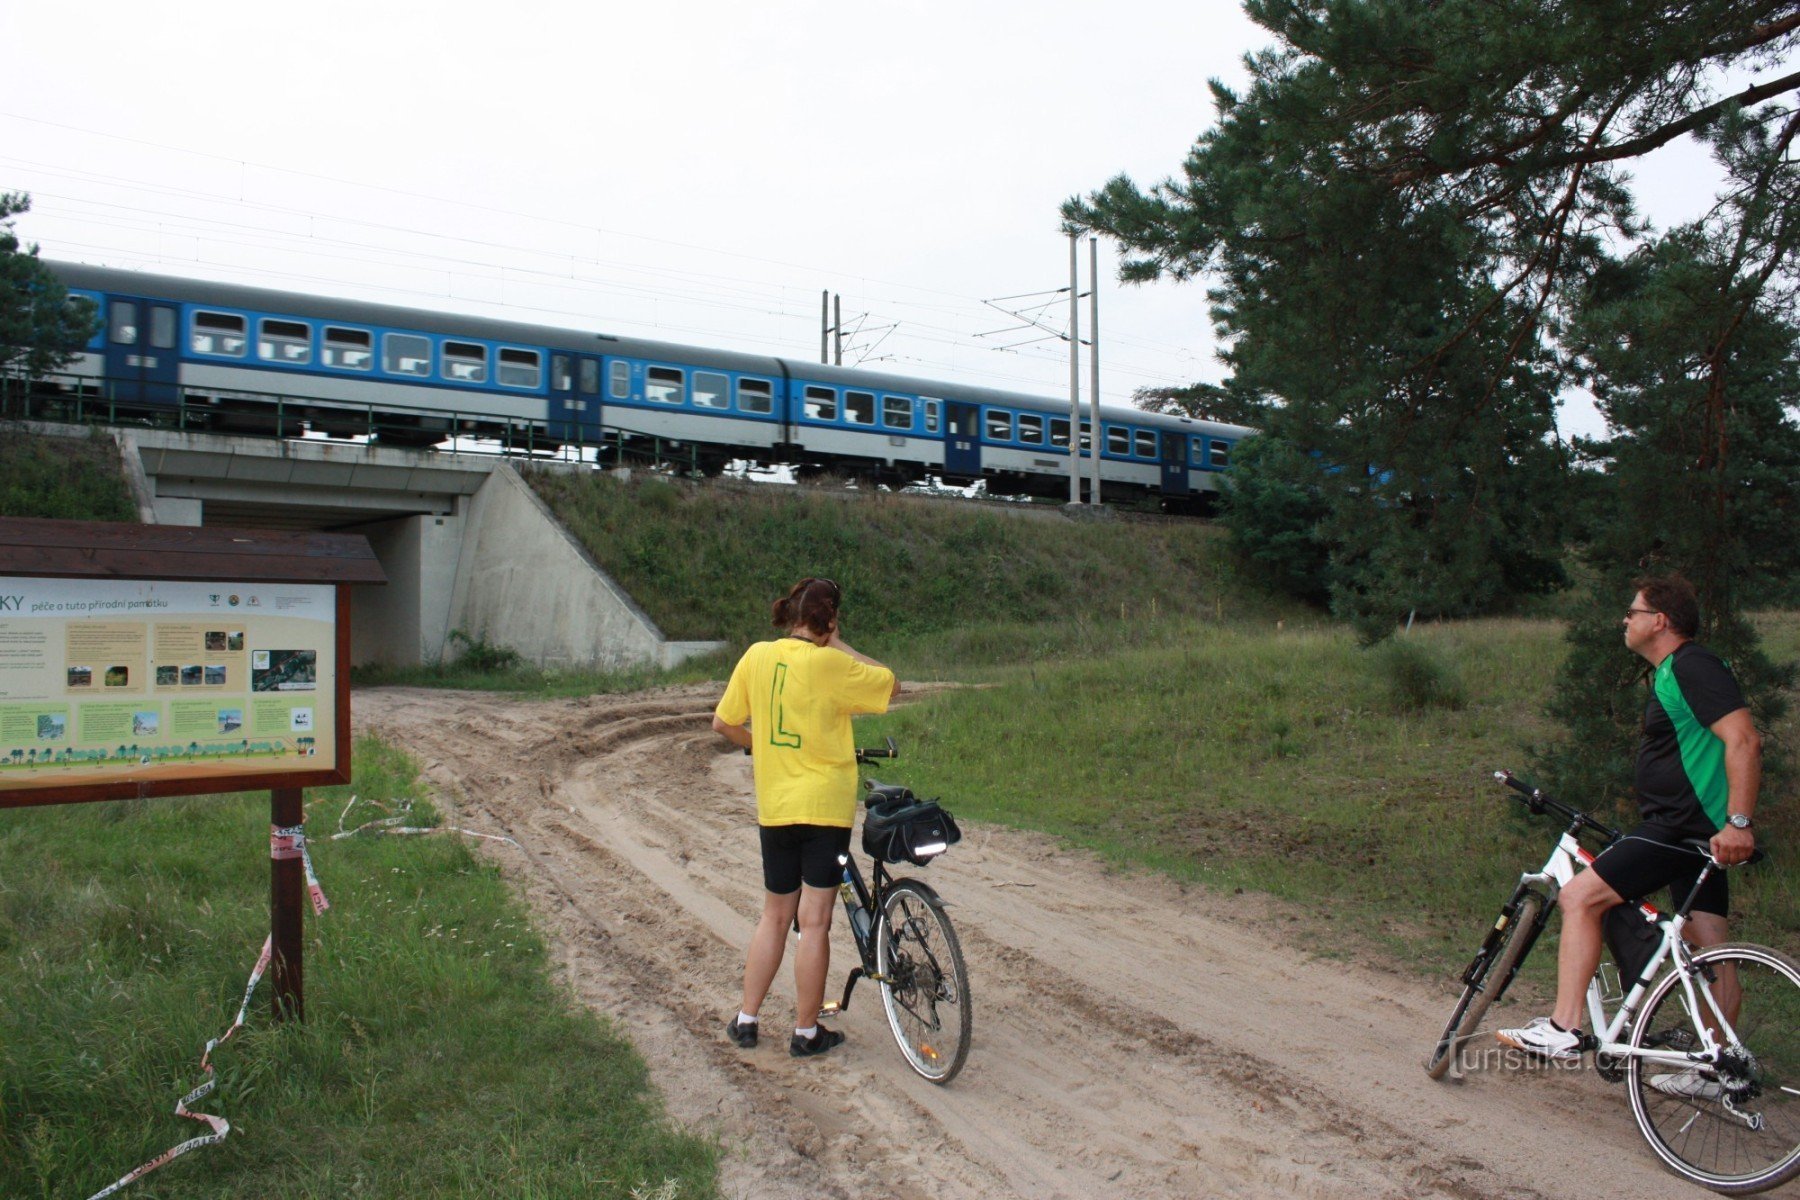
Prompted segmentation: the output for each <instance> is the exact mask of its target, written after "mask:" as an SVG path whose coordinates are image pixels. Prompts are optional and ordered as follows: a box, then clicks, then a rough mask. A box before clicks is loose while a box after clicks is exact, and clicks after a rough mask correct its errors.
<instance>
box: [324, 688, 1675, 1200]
mask: <svg viewBox="0 0 1800 1200" xmlns="http://www.w3.org/2000/svg"><path fill="white" fill-rule="evenodd" d="M716 692H717V689H716V688H712V687H695V688H683V689H671V690H666V691H658V692H651V693H641V694H638V695H633V696H625V697H605V698H594V699H584V700H573V701H549V702H534V703H521V702H519V701H516V700H511V699H507V698H504V697H496V696H492V695H486V694H475V693H454V692H441V691H422V690H408V689H376V690H371V691H361V692H358V694H357V700H356V721H357V725H358V727H359V728H362V729H368V730H373V731H376V732H379V733H380V734H382V735H383V736H384V737H386V738H388V739H390V740H392V741H393V742H395V743H396V744H398V745H401V746H404V747H406V748H408V749H409V750H410V751H411V752H412V753H413V754H415V755H416V756H417V757H418V758H419V760H420V761H421V762H422V763H423V764H424V766H425V774H426V776H427V778H428V779H429V780H430V781H431V783H432V784H433V785H434V786H435V787H436V788H437V789H438V792H439V794H440V796H441V798H442V799H443V801H444V802H445V804H446V805H447V806H448V807H449V808H450V809H451V810H452V811H454V812H455V813H456V814H457V817H458V819H459V820H460V821H461V822H462V823H465V824H468V825H470V826H472V827H475V828H480V829H484V830H488V831H491V832H504V833H506V834H509V835H511V836H512V837H514V838H516V839H517V840H518V841H519V843H520V844H521V845H522V846H523V848H524V851H523V853H520V852H518V851H514V850H512V849H511V848H508V847H503V846H502V847H498V848H496V849H494V850H493V851H492V853H493V854H494V856H495V857H496V859H497V860H498V861H499V862H500V863H501V864H502V865H503V867H504V868H505V869H506V870H507V871H508V872H509V874H510V875H511V877H512V878H513V879H514V881H515V882H516V884H517V886H519V887H520V888H521V890H522V891H523V892H524V894H525V895H526V896H527V897H528V899H529V901H530V903H531V904H532V906H533V907H534V908H535V910H536V911H537V913H538V914H539V916H540V919H541V922H542V925H543V928H544V929H545V930H546V932H547V934H548V936H549V937H550V939H551V940H552V942H553V944H554V946H555V949H556V953H557V954H558V956H559V958H560V960H561V962H562V964H563V965H564V967H565V969H566V971H567V973H568V976H569V978H570V980H571V981H572V983H573V986H574V989H575V992H576V994H577V995H578V996H579V997H580V998H581V999H582V1000H583V1001H584V1002H585V1003H587V1004H588V1005H590V1006H591V1007H593V1008H594V1009H596V1010H597V1011H600V1012H603V1013H606V1014H607V1015H609V1016H611V1017H613V1018H615V1019H616V1020H617V1021H618V1022H619V1024H620V1027H621V1028H622V1029H623V1030H624V1031H625V1032H626V1033H627V1034H628V1035H629V1036H630V1037H631V1038H632V1039H633V1041H634V1042H635V1043H636V1045H637V1046H638V1048H639V1050H640V1051H641V1052H642V1053H643V1055H644V1057H645V1059H646V1060H647V1061H648V1062H649V1064H650V1069H651V1072H652V1074H653V1076H654V1078H655V1080H656V1082H657V1084H658V1086H659V1087H660V1088H661V1089H662V1091H663V1094H664V1095H665V1097H666V1099H667V1102H668V1106H669V1110H670V1112H671V1113H672V1114H673V1115H674V1116H675V1117H676V1118H677V1119H679V1120H681V1121H683V1122H685V1123H688V1124H690V1125H692V1126H694V1127H696V1128H698V1129H701V1130H703V1131H707V1132H709V1133H711V1134H713V1135H714V1136H717V1137H718V1138H719V1139H720V1140H721V1141H722V1142H723V1144H724V1145H725V1146H726V1147H727V1151H728V1153H727V1156H726V1158H725V1160H724V1163H723V1167H722V1171H721V1183H722V1188H723V1191H724V1194H725V1195H727V1196H729V1197H757V1198H759V1200H760V1198H763V1197H790V1196H791V1197H807V1198H809V1200H810V1198H815V1197H844V1198H846V1200H848V1198H850V1197H865V1196H884V1197H886V1196H892V1197H898V1198H904V1200H911V1198H921V1200H922V1198H926V1197H932V1198H969V1197H983V1198H997V1197H1010V1196H1022V1197H1031V1198H1033V1200H1044V1198H1050V1197H1068V1198H1070V1200H1085V1198H1089V1197H1131V1198H1133V1200H1154V1198H1160V1197H1169V1198H1177V1197H1179V1198H1183V1200H1186V1198H1189V1197H1201V1196H1220V1197H1431V1196H1448V1197H1461V1198H1465V1200H1473V1198H1477V1197H1521V1196H1544V1197H1554V1196H1564V1195H1569V1194H1572V1193H1577V1192H1584V1191H1587V1190H1589V1189H1590V1188H1591V1187H1592V1186H1593V1185H1592V1184H1591V1182H1590V1180H1592V1179H1594V1178H1595V1177H1598V1178H1601V1179H1604V1180H1606V1181H1607V1183H1606V1189H1605V1190H1606V1191H1607V1193H1608V1194H1611V1195H1619V1196H1631V1197H1638V1198H1642V1197H1655V1196H1694V1195H1699V1194H1703V1193H1700V1192H1698V1191H1697V1190H1695V1189H1692V1188H1690V1187H1687V1186H1686V1185H1684V1184H1682V1183H1681V1182H1680V1181H1678V1180H1676V1179H1674V1178H1673V1177H1672V1176H1670V1175H1667V1174H1665V1173H1663V1172H1662V1171H1661V1170H1660V1169H1659V1168H1657V1167H1656V1165H1655V1164H1654V1161H1653V1160H1652V1159H1651V1157H1650V1154H1649V1152H1648V1150H1647V1149H1646V1148H1645V1147H1644V1145H1643V1144H1642V1142H1641V1141H1640V1140H1639V1138H1638V1135H1637V1132H1636V1130H1635V1128H1634V1127H1633V1126H1632V1124H1631V1118H1630V1114H1629V1113H1628V1112H1627V1110H1626V1105H1625V1098H1624V1095H1623V1093H1622V1092H1620V1091H1619V1090H1618V1089H1617V1088H1614V1087H1609V1086H1608V1085H1606V1084H1604V1083H1602V1082H1601V1081H1599V1080H1598V1079H1597V1078H1596V1077H1595V1076H1594V1075H1593V1074H1592V1072H1582V1073H1579V1074H1575V1073H1568V1072H1547V1071H1529V1072H1528V1071H1516V1072H1504V1071H1498V1070H1496V1071H1489V1072H1477V1073H1475V1074H1472V1075H1471V1077H1470V1079H1469V1081H1468V1082H1467V1083H1466V1084H1464V1085H1462V1086H1460V1087H1458V1086H1453V1085H1446V1084H1437V1083H1432V1082H1431V1081H1429V1080H1427V1079H1426V1078H1425V1075H1424V1073H1423V1071H1421V1070H1420V1069H1419V1065H1418V1064H1419V1060H1420V1059H1421V1057H1422V1055H1423V1052H1424V1050H1425V1043H1426V1041H1428V1040H1429V1038H1430V1037H1431V1036H1432V1035H1433V1034H1434V1033H1435V1031H1436V1030H1437V1028H1438V1027H1439V1025H1441V1023H1442V1020H1443V1017H1444V1015H1445V1011H1446V1008H1447V1004H1448V997H1447V995H1446V992H1445V990H1444V987H1431V986H1428V985H1426V984H1423V983H1419V982H1416V981H1413V980H1410V979H1406V978H1402V977H1397V976H1394V975H1391V974H1385V973H1381V972H1378V971H1374V970H1365V969H1362V968H1357V967H1352V966H1346V965H1345V964H1343V963H1339V962H1327V961H1322V960H1318V959H1316V958H1312V957H1309V956H1308V955H1306V954H1304V953H1300V952H1297V951H1294V950H1290V949H1287V948H1285V947H1284V946H1283V945H1282V944H1281V941H1280V937H1279V928H1278V926H1279V924H1280V919H1279V917H1274V916H1270V915H1269V914H1268V913H1266V912H1261V911H1260V910H1257V909H1256V906H1254V905H1251V904H1248V903H1246V902H1245V901H1244V900H1243V898H1241V897H1239V898H1232V897H1222V896H1216V895H1212V894H1210V893H1206V892H1203V891H1200V890H1195V889H1184V888H1181V887H1178V886H1175V885H1171V884H1169V883H1167V882H1165V881H1161V880H1158V879H1156V878H1153V877H1148V876H1132V875H1121V874H1120V873H1118V872H1114V871H1109V870H1107V869H1106V868H1104V867H1103V866H1101V865H1100V864H1099V863H1098V862H1097V861H1096V860H1094V859H1093V858H1092V857H1091V856H1089V855H1086V854H1084V853H1081V852H1078V851H1071V850H1068V849H1066V848H1062V847H1060V846H1058V845H1057V844H1056V843H1054V842H1053V841H1051V840H1050V839H1048V838H1044V837H1039V836H1035V835H1030V834H1022V833H1017V832H1013V831H1010V830H1004V829H996V828H988V827H984V826H982V825H980V824H978V823H976V822H972V821H965V822H964V823H963V828H964V834H965V836H964V840H963V842H962V844H961V845H959V846H958V847H957V848H956V849H955V850H954V851H953V852H952V853H950V854H949V855H946V856H945V857H944V858H943V859H941V860H939V861H938V862H937V863H935V864H933V865H932V867H931V868H930V869H929V870H928V871H926V872H924V874H925V876H926V878H927V879H928V880H929V882H931V883H932V884H933V885H934V886H935V887H936V888H937V889H938V891H939V892H941V893H942V894H943V896H944V897H945V899H946V900H948V901H950V902H951V904H952V908H951V913H952V916H953V917H954V919H955V921H956V928H957V932H958V934H959V935H960V937H961V939H962V943H963V947H964V951H965V953H966V955H967V958H968V963H969V972H970V977H971V990H972V992H973V1001H974V1014H975V1041H974V1046H973V1049H972V1050H971V1051H970V1055H969V1062H968V1065H967V1066H966V1068H965V1069H964V1071H963V1073H962V1075H961V1076H960V1077H959V1078H958V1079H957V1080H956V1081H955V1082H954V1083H953V1084H951V1085H950V1086H949V1087H947V1088H939V1087H934V1086H932V1085H931V1084H928V1083H926V1082H924V1081H923V1080H920V1079H918V1078H917V1077H916V1076H914V1075H913V1074H912V1073H911V1072H910V1071H908V1070H907V1069H906V1066H905V1064H904V1063H903V1062H902V1061H901V1058H900V1055H899V1053H898V1051H897V1050H896V1049H895V1047H894V1045H893V1042H892V1039H891V1038H890V1036H889V1034H888V1031H887V1026H886V1024H885V1022H884V1020H883V1018H882V1012H881V1004H880V1000H879V997H878V996H877V994H876V993H875V991H874V990H873V989H872V988H870V987H867V986H864V987H860V988H859V989H858V990H857V994H856V997H855V1002H854V1003H853V1004H852V1005H851V1008H850V1011H849V1012H848V1013H846V1014H844V1015H843V1016H842V1017H841V1018H839V1021H838V1027H839V1028H841V1029H843V1030H844V1032H845V1033H847V1034H848V1035H849V1042H848V1044H847V1045H846V1046H845V1047H844V1048H843V1049H842V1050H841V1051H838V1052H834V1053H833V1054H831V1055H830V1056H829V1057H827V1058H824V1059H819V1060H810V1061H799V1062H797V1061H795V1060H792V1059H790V1058H788V1057H787V1052H786V1039H785V1038H782V1037H770V1038H765V1039H764V1044H763V1045H762V1046H761V1047H760V1048H759V1049H757V1050H755V1051H752V1052H749V1053H746V1052H743V1051H740V1050H738V1049H736V1048H735V1047H733V1046H732V1045H731V1044H730V1043H728V1042H727V1041H726V1039H725V1036H724V1032H723V1023H724V1021H725V1019H726V1018H727V1017H728V1016H729V1015H730V1014H731V1013H732V1012H733V1011H734V1010H735V1007H736V1003H737V998H738V987H739V980H740V972H741V970H742V965H743V951H744V947H745V945H746V943H747V942H748V940H749V935H750V931H751V929H752V927H753V926H754V924H755V920H756V916H757V913H758V911H759V908H760V905H761V894H762V889H761V872H760V868H759V865H758V863H759V859H758V855H757V843H756V838H755V836H754V833H753V829H752V821H753V816H752V814H753V811H754V803H753V800H752V793H751V784H750V771H749V762H748V760H747V759H745V758H743V757H742V756H741V755H739V754H736V753H734V752H728V751H729V749H730V748H729V747H728V746H726V744H725V743H724V741H723V740H722V739H720V738H718V737H716V736H715V735H714V734H713V733H712V731H711V729H710V728H709V724H708V718H709V715H710V713H711V710H712V705H713V703H714V701H715V700H716V698H717V697H716ZM884 774H891V775H892V776H893V777H894V778H896V779H904V777H905V773H904V768H903V763H902V764H901V765H897V766H896V767H895V768H893V769H891V770H890V771H888V772H885V773H884ZM952 807H954V803H953V801H952ZM1221 852H1227V851H1226V850H1224V849H1223V848H1222V850H1221ZM840 917H841V915H840ZM1472 933H1473V931H1472ZM833 937H834V938H836V939H837V941H836V943H835V944H834V946H835V950H836V954H835V956H834V961H833V964H832V974H831V981H830V984H829V989H828V994H829V995H835V994H836V993H837V990H838V989H839V988H841V986H842V982H843V978H844V975H845V972H846V971H847V969H848V965H847V964H848V962H849V961H851V959H852V951H851V950H850V948H849V939H848V934H847V933H845V932H844V931H843V930H842V921H841V919H840V921H839V922H838V927H837V928H836V929H835V930H834V933H833ZM1457 965H1458V966H1460V964H1457ZM1445 987H1447V983H1446V984H1445ZM791 989H792V977H791V974H790V973H789V972H787V971H786V970H785V969H784V971H783V976H782V978H781V979H780V980H779V981H778V982H777V984H776V990H775V992H774V993H773V994H772V995H771V997H770V1000H769V1003H768V1004H767V1005H766V1006H765V1009H764V1014H763V1015H764V1022H765V1025H766V1026H767V1027H768V1028H769V1030H771V1031H772V1032H775V1031H780V1030H782V1029H783V1028H784V1025H785V1022H786V1021H788V1020H789V1019H791V1011H790V1009H789V1007H788V1006H789V1004H790V1003H791V996H792V991H791ZM1509 1015H1514V1016H1521V1017H1522V1016H1525V1015H1529V1014H1523V1013H1518V1012H1514V1013H1511V1014H1509Z"/></svg>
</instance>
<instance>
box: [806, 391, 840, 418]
mask: <svg viewBox="0 0 1800 1200" xmlns="http://www.w3.org/2000/svg"><path fill="white" fill-rule="evenodd" d="M806 415H807V416H808V417H810V418H812V419H813V420H815V421H835V420H837V389H836V388H828V387H818V386H817V385H811V386H808V387H807V389H806Z"/></svg>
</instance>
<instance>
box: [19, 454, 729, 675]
mask: <svg viewBox="0 0 1800 1200" xmlns="http://www.w3.org/2000/svg"><path fill="white" fill-rule="evenodd" d="M26 428H29V430H30V431H31V432H34V433H39V434H47V435H52V436H66V437H87V436H89V431H88V429H87V428H86V427H82V426H66V425H45V424H36V423H33V424H30V425H29V426H26ZM109 434H110V436H111V437H112V438H113V440H114V441H115V442H116V443H117V445H118V447H119V452H120V459H121V461H122V463H123V466H124V470H125V477H126V481H127V483H128V484H129V486H130V488H131V491H132V496H133V499H134V500H135V502H136V504H137V507H138V514H139V518H140V519H141V520H143V521H144V522H146V523H148V524H158V525H206V526H217V527H225V528H241V529H316V530H326V531H332V532H338V533H360V534H362V535H363V536H365V537H367V538H368V539H369V544H370V546H371V547H373V549H374V551H375V554H376V556H377V557H378V558H379V559H380V560H381V565H382V568H383V569H384V570H385V571H386V573H387V577H388V585H387V586H386V587H358V588H356V589H355V591H354V593H353V595H352V599H351V605H352V616H351V631H352V638H353V644H352V646H351V658H352V661H353V662H354V663H355V664H357V665H366V664H377V663H379V664H385V665H390V666H418V665H421V664H429V663H435V662H439V661H441V660H443V659H444V658H445V657H451V658H453V657H454V656H455V655H454V649H455V648H454V647H453V646H452V645H451V636H450V635H451V633H452V632H453V631H459V632H461V633H463V634H465V635H466V636H467V637H469V638H471V639H475V640H481V641H486V642H488V643H490V644H493V645H496V646H506V647H509V648H511V649H513V650H516V651H517V652H518V653H519V654H520V655H522V656H523V657H525V658H526V659H528V660H530V661H532V662H535V663H537V664H539V665H541V666H545V667H562V668H574V667H590V666H598V667H617V666H624V665H632V664H652V665H657V666H665V667H666V666H673V665H674V664H675V663H678V662H680V661H682V660H683V659H685V658H688V657H691V656H693V655H695V654H700V653H705V652H707V651H710V650H713V649H716V648H718V647H719V646H721V645H722V643H718V642H684V641H672V640H670V639H669V638H667V637H665V636H664V635H663V633H662V631H661V630H660V629H659V628H657V625H656V623H655V622H654V621H653V620H651V619H650V617H649V616H648V615H647V614H646V613H645V612H644V611H643V610H642V609H641V608H639V607H638V605H637V604H636V603H635V602H634V601H633V600H632V599H631V597H630V596H629V595H627V594H626V592H625V590H624V589H623V588H622V587H620V586H619V585H618V583H617V582H616V581H615V580H614V579H613V578H612V577H611V576H610V575H608V574H607V572H606V570H605V568H604V567H603V566H602V565H601V564H600V563H598V562H596V561H595V560H594V558H593V557H592V556H591V555H590V554H589V553H588V552H587V551H586V549H584V548H583V547H582V546H580V545H579V544H578V543H577V542H576V541H575V539H574V538H572V537H571V536H570V535H569V534H568V532H567V531H566V530H564V529H563V527H562V526H561V525H560V524H559V523H558V522H557V520H556V519H555V517H554V516H552V515H551V513H550V511H549V509H547V508H546V507H545V506H544V504H543V502H542V501H541V500H539V499H538V498H537V496H536V494H535V493H533V492H532V490H531V488H530V486H529V485H528V484H527V483H526V482H525V481H524V480H523V479H521V478H520V476H519V473H518V471H517V469H516V467H515V465H514V461H515V460H509V459H507V458H504V457H500V456H496V455H485V454H456V453H444V452H441V451H421V450H407V449H396V448H393V447H386V446H377V445H356V444H344V443H342V442H330V441H324V440H321V439H312V438H288V439H271V438H255V437H237V436H230V435H223V434H213V433H195V432H190V431H180V430H163V429H113V430H109ZM540 465H542V466H544V467H546V468H547V469H550V470H559V469H560V470H577V469H591V468H581V467H579V466H578V465H577V464H573V463H569V464H555V463H549V464H540Z"/></svg>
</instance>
